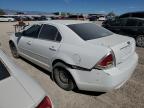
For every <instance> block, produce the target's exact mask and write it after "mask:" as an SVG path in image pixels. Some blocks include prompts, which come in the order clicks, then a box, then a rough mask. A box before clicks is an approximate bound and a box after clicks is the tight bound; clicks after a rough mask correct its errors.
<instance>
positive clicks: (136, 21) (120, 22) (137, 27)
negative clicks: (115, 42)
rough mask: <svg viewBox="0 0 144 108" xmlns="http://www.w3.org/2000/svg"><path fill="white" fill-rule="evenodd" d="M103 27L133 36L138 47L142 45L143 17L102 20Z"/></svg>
mask: <svg viewBox="0 0 144 108" xmlns="http://www.w3.org/2000/svg"><path fill="white" fill-rule="evenodd" d="M102 26H103V27H105V28H107V29H109V30H111V31H113V32H115V33H118V34H123V35H127V36H130V37H133V38H135V40H136V44H137V46H139V47H144V19H143V18H117V19H115V20H107V21H105V22H103V24H102Z"/></svg>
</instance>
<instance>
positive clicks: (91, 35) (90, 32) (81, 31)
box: [68, 23, 113, 40]
mask: <svg viewBox="0 0 144 108" xmlns="http://www.w3.org/2000/svg"><path fill="white" fill-rule="evenodd" d="M68 27H69V28H70V29H71V30H73V31H74V32H75V33H76V34H78V35H79V36H80V37H81V38H82V39H83V40H92V39H97V38H101V37H106V36H110V35H112V34H113V33H112V32H111V31H109V30H107V29H105V28H103V27H100V26H97V25H96V24H93V23H82V24H72V25H68Z"/></svg>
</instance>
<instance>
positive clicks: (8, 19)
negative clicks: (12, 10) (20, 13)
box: [0, 16, 15, 22]
mask: <svg viewBox="0 0 144 108" xmlns="http://www.w3.org/2000/svg"><path fill="white" fill-rule="evenodd" d="M13 21H15V19H14V18H11V17H7V16H0V22H13Z"/></svg>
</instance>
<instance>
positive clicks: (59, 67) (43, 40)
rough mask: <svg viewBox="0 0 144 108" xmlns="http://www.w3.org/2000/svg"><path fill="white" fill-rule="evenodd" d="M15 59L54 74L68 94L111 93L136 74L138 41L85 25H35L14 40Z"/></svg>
mask: <svg viewBox="0 0 144 108" xmlns="http://www.w3.org/2000/svg"><path fill="white" fill-rule="evenodd" d="M9 45H10V48H11V51H12V54H13V56H14V57H16V58H18V57H19V56H22V57H24V58H26V59H28V60H29V61H31V62H33V63H35V64H37V65H39V66H41V67H42V68H44V69H46V70H48V71H50V72H52V77H53V79H54V81H55V82H56V83H57V84H58V86H60V87H61V88H63V89H65V90H73V89H74V88H78V89H80V90H89V91H102V92H106V91H110V90H113V89H117V88H119V87H121V86H122V85H123V84H124V83H125V82H126V81H127V80H128V79H129V78H130V76H131V75H132V73H133V72H134V70H135V68H136V65H137V62H138V56H137V54H136V52H135V40H134V39H133V38H131V37H126V36H121V35H117V34H114V33H112V32H110V31H108V30H106V29H104V28H102V27H100V26H97V25H96V24H94V23H90V22H85V21H70V20H69V21H67V20H63V21H61V20H57V21H46V22H38V23H34V24H32V25H31V26H29V27H27V28H25V30H24V31H23V32H19V33H15V34H13V35H12V36H11V37H10V41H9Z"/></svg>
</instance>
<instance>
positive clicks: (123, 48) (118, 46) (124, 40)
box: [88, 34, 135, 65]
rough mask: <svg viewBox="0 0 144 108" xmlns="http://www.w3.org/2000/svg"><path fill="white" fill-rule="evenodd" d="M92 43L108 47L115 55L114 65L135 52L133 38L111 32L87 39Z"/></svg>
mask: <svg viewBox="0 0 144 108" xmlns="http://www.w3.org/2000/svg"><path fill="white" fill-rule="evenodd" d="M88 42H89V43H91V44H94V45H101V46H104V47H108V48H110V49H111V50H112V51H113V52H114V55H115V58H116V65H118V64H121V63H122V62H124V61H125V60H127V59H128V58H129V57H130V56H131V55H133V53H134V52H135V40H134V39H133V38H131V37H127V36H121V35H118V34H113V35H111V36H107V37H103V38H99V39H94V40H88Z"/></svg>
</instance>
